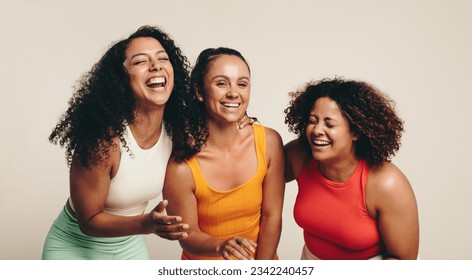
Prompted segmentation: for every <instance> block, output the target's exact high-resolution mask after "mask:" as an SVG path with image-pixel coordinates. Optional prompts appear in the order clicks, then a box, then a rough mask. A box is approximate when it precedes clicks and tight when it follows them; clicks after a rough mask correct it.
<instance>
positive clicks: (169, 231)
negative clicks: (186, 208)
mask: <svg viewBox="0 0 472 280" xmlns="http://www.w3.org/2000/svg"><path fill="white" fill-rule="evenodd" d="M167 204H168V201H167V200H163V201H161V202H160V203H159V204H158V205H157V206H156V207H155V208H154V210H153V211H152V213H151V217H152V220H153V225H152V227H153V232H154V233H155V234H156V235H158V236H160V237H162V238H165V239H169V240H182V239H185V238H187V237H188V233H187V232H185V230H187V229H189V225H188V224H185V223H181V222H182V217H180V216H168V215H166V214H165V213H164V210H165V207H166V206H167Z"/></svg>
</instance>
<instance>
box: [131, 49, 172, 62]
mask: <svg viewBox="0 0 472 280" xmlns="http://www.w3.org/2000/svg"><path fill="white" fill-rule="evenodd" d="M151 53H152V52H151ZM160 53H167V52H166V51H165V50H160V51H157V52H155V54H160ZM148 54H149V53H143V52H141V53H137V54H134V55H132V56H131V57H130V60H132V59H133V58H135V57H137V56H140V55H148Z"/></svg>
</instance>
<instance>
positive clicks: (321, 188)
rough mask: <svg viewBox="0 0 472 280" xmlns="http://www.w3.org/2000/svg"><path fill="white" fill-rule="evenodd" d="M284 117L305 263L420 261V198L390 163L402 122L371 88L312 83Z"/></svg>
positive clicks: (350, 82) (296, 94) (289, 176)
mask: <svg viewBox="0 0 472 280" xmlns="http://www.w3.org/2000/svg"><path fill="white" fill-rule="evenodd" d="M290 95H291V97H292V101H291V102H290V106H289V107H288V108H287V109H285V113H286V118H285V123H287V124H288V127H289V131H291V132H294V133H295V134H297V135H298V139H295V140H293V141H291V142H289V143H287V144H286V145H285V151H286V164H287V168H286V181H287V182H290V181H292V180H294V179H296V180H297V182H298V187H299V190H298V195H297V198H296V202H295V206H294V217H295V221H296V222H297V224H298V225H299V226H300V227H301V228H303V235H304V241H305V245H304V248H303V251H302V257H301V259H331V260H333V259H334V260H336V259H338V260H356V259H359V260H362V259H416V258H417V255H418V244H419V222H418V210H417V204H416V198H415V195H414V192H413V190H412V187H411V185H410V183H409V181H408V179H407V178H406V176H405V175H404V174H403V173H402V171H401V170H400V169H399V168H398V167H396V166H395V165H394V164H393V163H392V162H391V160H390V159H391V157H392V156H393V155H394V154H395V153H396V152H397V151H398V149H399V147H400V138H401V133H402V131H403V122H402V120H401V119H400V118H399V117H398V116H397V115H396V113H395V111H394V107H393V106H392V103H393V102H392V101H391V100H390V99H389V98H388V97H387V96H386V95H384V94H383V93H381V92H380V91H379V90H378V89H376V88H375V87H373V86H372V85H370V84H368V83H365V82H360V81H353V80H344V79H342V78H335V79H324V80H321V81H316V82H311V83H308V84H307V86H306V87H305V88H303V89H302V90H300V91H297V92H293V93H291V94H290Z"/></svg>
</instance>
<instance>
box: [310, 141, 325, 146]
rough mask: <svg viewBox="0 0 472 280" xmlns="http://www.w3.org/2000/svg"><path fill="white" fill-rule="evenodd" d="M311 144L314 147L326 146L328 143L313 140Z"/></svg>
mask: <svg viewBox="0 0 472 280" xmlns="http://www.w3.org/2000/svg"><path fill="white" fill-rule="evenodd" d="M313 144H315V145H316V146H328V145H329V142H328V141H322V140H315V141H313Z"/></svg>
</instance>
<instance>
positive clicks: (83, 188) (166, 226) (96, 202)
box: [70, 148, 186, 239]
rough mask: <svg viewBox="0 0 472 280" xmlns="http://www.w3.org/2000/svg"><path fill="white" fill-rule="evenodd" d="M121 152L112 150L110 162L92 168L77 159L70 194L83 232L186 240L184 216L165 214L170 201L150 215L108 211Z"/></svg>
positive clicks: (72, 166)
mask: <svg viewBox="0 0 472 280" xmlns="http://www.w3.org/2000/svg"><path fill="white" fill-rule="evenodd" d="M119 156H120V152H119V150H118V148H112V149H111V150H110V159H109V161H108V163H107V162H105V161H103V162H102V163H99V164H98V165H97V166H93V167H92V168H91V169H87V168H85V167H84V166H83V165H82V164H80V162H78V161H76V160H74V161H73V163H72V165H71V169H70V193H71V199H72V202H73V204H74V210H75V216H76V218H77V220H78V223H79V226H80V229H81V230H82V232H84V233H85V234H87V235H90V236H96V237H117V236H128V235H135V234H149V233H154V234H157V235H159V236H161V237H163V238H167V239H180V238H185V236H186V234H184V231H183V228H184V227H186V226H185V225H184V224H181V223H180V220H181V218H180V217H171V216H167V215H165V214H164V209H165V207H166V205H167V202H161V203H160V204H159V205H158V206H156V208H155V209H154V210H153V211H151V212H150V213H148V214H145V215H139V216H130V217H125V216H118V215H113V214H110V213H106V212H104V211H103V210H104V207H105V201H106V199H107V195H108V191H109V188H110V181H111V177H112V174H113V173H114V172H116V171H115V170H117V164H119Z"/></svg>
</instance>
